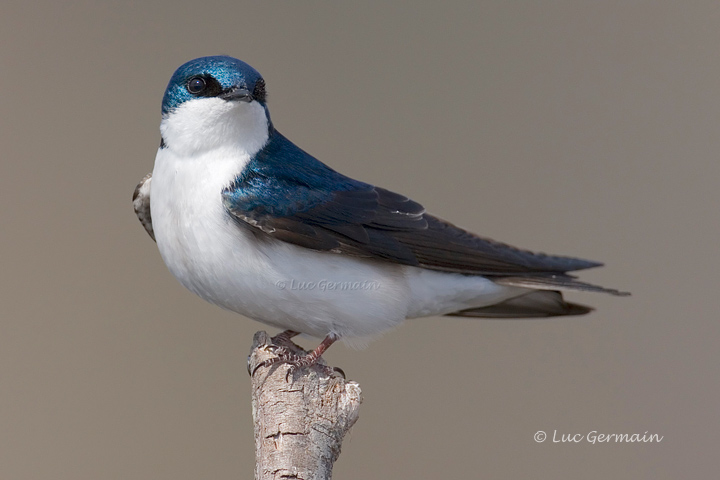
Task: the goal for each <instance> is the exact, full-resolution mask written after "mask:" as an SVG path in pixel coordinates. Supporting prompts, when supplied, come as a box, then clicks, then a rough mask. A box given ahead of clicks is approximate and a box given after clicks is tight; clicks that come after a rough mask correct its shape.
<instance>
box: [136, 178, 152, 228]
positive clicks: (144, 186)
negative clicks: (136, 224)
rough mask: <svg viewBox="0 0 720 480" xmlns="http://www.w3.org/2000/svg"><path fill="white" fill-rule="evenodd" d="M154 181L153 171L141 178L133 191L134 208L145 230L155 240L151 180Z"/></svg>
mask: <svg viewBox="0 0 720 480" xmlns="http://www.w3.org/2000/svg"><path fill="white" fill-rule="evenodd" d="M151 181H152V173H148V174H147V175H145V176H144V177H143V179H142V180H140V183H138V185H137V187H135V193H133V208H134V209H135V215H137V217H138V220H140V223H142V226H143V227H145V231H146V232H147V233H148V234H149V235H150V237H151V238H152V239H153V240H155V232H154V231H153V226H152V216H151V215H150V182H151Z"/></svg>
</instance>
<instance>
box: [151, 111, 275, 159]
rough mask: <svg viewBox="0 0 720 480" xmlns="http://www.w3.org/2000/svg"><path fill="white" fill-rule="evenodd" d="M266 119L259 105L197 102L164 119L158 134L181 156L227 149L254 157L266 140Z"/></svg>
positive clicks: (267, 122) (173, 112)
mask: <svg viewBox="0 0 720 480" xmlns="http://www.w3.org/2000/svg"><path fill="white" fill-rule="evenodd" d="M268 124H269V121H268V116H267V112H266V110H265V108H264V107H263V106H262V105H260V104H259V103H258V102H256V101H253V102H250V103H246V102H236V101H226V100H222V99H220V98H197V99H194V100H192V101H189V102H185V103H183V104H182V105H180V106H179V107H177V108H176V109H174V110H172V111H171V112H170V113H168V114H166V115H164V116H163V119H162V122H161V123H160V133H161V135H162V138H163V140H164V141H165V144H166V146H167V147H168V148H170V149H171V150H173V151H175V152H176V153H178V154H180V155H181V156H190V155H198V154H202V153H204V152H207V151H210V150H214V149H216V148H222V147H230V148H232V149H233V150H236V151H238V153H240V154H247V155H250V156H252V155H254V154H255V153H257V151H258V150H260V149H261V148H262V147H263V145H265V143H266V142H267V140H268Z"/></svg>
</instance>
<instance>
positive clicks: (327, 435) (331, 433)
mask: <svg viewBox="0 0 720 480" xmlns="http://www.w3.org/2000/svg"><path fill="white" fill-rule="evenodd" d="M297 348H298V351H297V352H296V353H304V351H303V350H301V349H300V347H297ZM274 356H275V354H274V353H273V348H272V346H271V339H270V337H269V335H268V334H267V333H265V332H257V333H256V334H255V338H254V339H253V346H252V351H251V353H250V358H249V359H248V367H249V370H250V372H253V371H254V370H255V367H256V366H257V365H258V364H260V363H261V362H263V361H264V360H267V359H269V358H272V357H274ZM321 363H322V360H321ZM288 368H289V366H288V365H286V364H283V363H280V364H276V365H272V366H270V367H260V368H258V369H257V371H255V374H254V375H253V377H252V409H253V420H254V422H255V479H256V480H278V479H302V480H321V479H322V480H325V479H330V478H332V467H333V464H334V463H335V460H337V458H338V456H339V455H340V446H341V444H342V440H343V438H344V437H345V434H346V433H347V432H348V430H350V427H352V426H353V424H354V423H355V422H356V421H357V419H358V413H359V408H360V402H361V401H362V397H361V391H360V386H359V385H358V384H357V383H356V382H351V381H347V380H345V379H344V378H343V377H342V376H341V375H339V374H334V375H333V374H329V373H328V372H327V368H323V367H321V366H313V367H310V368H302V369H300V370H298V371H296V372H294V374H293V375H291V376H289V377H288V378H287V379H286V375H287V372H288Z"/></svg>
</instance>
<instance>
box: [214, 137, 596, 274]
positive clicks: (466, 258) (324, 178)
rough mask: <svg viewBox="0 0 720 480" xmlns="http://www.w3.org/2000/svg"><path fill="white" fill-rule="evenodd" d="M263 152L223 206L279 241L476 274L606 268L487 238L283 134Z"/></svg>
mask: <svg viewBox="0 0 720 480" xmlns="http://www.w3.org/2000/svg"><path fill="white" fill-rule="evenodd" d="M276 135H279V134H278V133H277V132H276ZM263 155H265V156H264V157H261V158H256V159H254V160H253V161H252V162H251V164H250V165H248V166H247V167H246V168H245V170H244V171H243V173H242V174H240V175H239V176H238V177H237V178H236V180H235V181H234V182H233V183H232V184H231V185H230V186H229V187H228V188H227V189H225V191H224V192H223V201H224V204H225V208H226V209H227V211H228V212H229V213H230V214H231V215H232V216H233V217H234V218H235V219H237V220H238V221H239V222H240V223H241V224H243V225H249V226H251V227H252V228H253V229H255V231H257V232H258V233H260V232H262V233H263V234H264V235H268V236H270V237H273V238H275V239H278V240H282V241H285V242H289V243H293V244H295V245H299V246H302V247H306V248H311V249H314V250H320V251H331V252H335V253H340V254H345V255H352V256H359V257H366V258H373V259H378V260H385V261H389V262H395V263H399V264H403V265H413V266H419V267H423V268H428V269H433V270H439V271H445V272H456V273H464V274H473V275H479V274H482V275H492V276H525V275H531V276H532V275H536V274H547V273H564V272H568V271H572V270H580V269H584V268H590V267H596V266H599V265H601V264H600V263H597V262H592V261H588V260H581V259H577V258H569V257H559V256H550V255H545V254H537V253H533V252H529V251H526V250H520V249H517V248H515V247H512V246H509V245H505V244H502V243H499V242H495V241H493V240H489V239H485V238H481V237H479V236H477V235H474V234H472V233H469V232H467V231H465V230H463V229H461V228H458V227H456V226H454V225H452V224H450V223H448V222H445V221H443V220H441V219H439V218H436V217H433V216H432V215H429V214H427V213H425V209H424V208H423V207H422V205H420V204H419V203H417V202H414V201H412V200H410V199H408V198H407V197H404V196H402V195H399V194H397V193H393V192H391V191H388V190H385V189H383V188H379V187H375V186H373V185H369V184H366V183H362V182H359V181H356V180H353V179H350V178H348V177H345V176H343V175H341V174H339V173H337V172H335V171H334V170H332V169H330V168H329V167H327V166H326V165H324V164H323V163H321V162H319V161H318V160H316V159H314V158H313V157H311V156H310V155H308V154H307V153H305V152H304V151H302V150H301V149H299V148H298V147H296V146H295V145H294V144H292V143H291V142H289V141H287V140H285V139H284V137H281V136H280V137H279V138H277V139H274V140H273V141H272V142H271V145H270V147H268V148H266V149H265V151H264V153H263ZM279 161H282V165H279V164H278V162H279Z"/></svg>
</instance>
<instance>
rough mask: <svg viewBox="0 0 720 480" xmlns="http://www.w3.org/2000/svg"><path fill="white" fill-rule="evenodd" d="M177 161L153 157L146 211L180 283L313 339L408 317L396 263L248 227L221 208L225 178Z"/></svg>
mask: <svg viewBox="0 0 720 480" xmlns="http://www.w3.org/2000/svg"><path fill="white" fill-rule="evenodd" d="M182 166H183V168H182V169H180V168H162V165H158V162H156V167H155V172H154V174H153V183H152V195H151V210H152V218H153V227H154V229H155V236H156V239H157V244H158V248H159V250H160V254H161V256H162V258H163V260H164V261H165V264H166V265H167V267H168V269H169V270H170V272H171V273H172V274H173V275H174V276H175V277H176V278H177V279H178V280H179V281H180V283H182V284H183V285H184V286H185V287H186V288H188V289H189V290H191V291H192V292H194V293H196V294H197V295H199V296H200V297H202V298H204V299H205V300H207V301H209V302H211V303H214V304H216V305H219V306H221V307H223V308H226V309H229V310H232V311H235V312H237V313H240V314H242V315H245V316H247V317H250V318H253V319H255V320H258V321H261V322H264V323H267V324H270V325H273V326H276V327H279V328H284V329H292V330H297V331H300V332H302V333H306V334H310V335H314V336H318V337H322V336H325V335H327V334H328V333H335V334H338V335H340V336H343V337H357V336H371V335H375V334H377V333H379V332H382V331H384V330H387V329H389V328H392V327H394V326H396V325H397V324H398V323H400V322H401V321H403V320H404V319H405V318H406V316H407V312H408V303H409V301H410V294H409V291H408V284H407V280H406V279H405V276H404V274H403V271H402V269H401V267H399V266H396V265H393V264H385V263H380V262H371V261H364V260H362V261H361V260H359V259H355V258H350V257H345V256H341V255H338V254H334V253H325V252H317V251H313V250H309V249H306V248H302V247H298V246H295V245H292V244H288V243H285V242H281V241H278V240H275V239H272V238H268V237H266V236H264V235H263V234H258V233H255V232H253V231H251V228H252V227H249V226H243V225H241V224H239V223H238V222H237V221H236V220H234V219H233V218H232V217H231V216H230V215H229V214H228V213H227V212H226V211H225V209H224V207H223V205H222V198H221V192H222V188H223V185H206V184H204V183H203V182H198V178H201V177H198V176H197V173H200V172H193V171H192V169H189V168H187V167H188V165H186V164H183V165H182ZM189 170H190V171H189ZM208 183H212V182H208Z"/></svg>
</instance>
